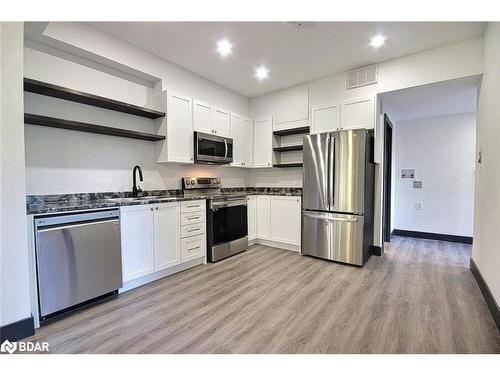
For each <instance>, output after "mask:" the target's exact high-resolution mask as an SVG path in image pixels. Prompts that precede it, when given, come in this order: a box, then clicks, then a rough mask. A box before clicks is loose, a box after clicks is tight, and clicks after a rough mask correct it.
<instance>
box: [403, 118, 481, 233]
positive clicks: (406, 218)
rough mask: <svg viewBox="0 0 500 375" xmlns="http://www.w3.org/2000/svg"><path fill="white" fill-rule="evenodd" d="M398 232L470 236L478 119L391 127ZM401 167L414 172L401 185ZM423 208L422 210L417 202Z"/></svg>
mask: <svg viewBox="0 0 500 375" xmlns="http://www.w3.org/2000/svg"><path fill="white" fill-rule="evenodd" d="M393 125H394V128H393V142H394V146H395V153H394V154H393V157H394V164H395V172H396V176H395V179H394V182H395V184H394V185H393V189H394V195H395V202H394V228H395V229H403V230H412V231H419V232H431V233H440V234H452V235H458V236H468V237H472V227H473V218H474V153H475V147H476V114H475V113H468V114H458V115H451V116H439V117H430V118H423V119H417V120H411V121H404V122H397V123H393ZM401 168H415V171H416V173H415V180H417V181H422V189H414V188H413V181H412V180H401V178H400V176H399V174H400V170H401ZM417 202H419V203H422V210H416V209H415V203H417Z"/></svg>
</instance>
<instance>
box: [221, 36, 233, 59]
mask: <svg viewBox="0 0 500 375" xmlns="http://www.w3.org/2000/svg"><path fill="white" fill-rule="evenodd" d="M217 52H219V54H220V55H221V56H222V57H226V56H227V55H230V54H231V52H233V45H232V44H231V43H229V41H228V40H227V39H222V40H219V41H218V42H217Z"/></svg>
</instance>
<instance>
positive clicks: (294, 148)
mask: <svg viewBox="0 0 500 375" xmlns="http://www.w3.org/2000/svg"><path fill="white" fill-rule="evenodd" d="M303 148H304V147H303V146H302V145H299V146H284V147H275V148H273V151H278V152H289V151H302V149H303Z"/></svg>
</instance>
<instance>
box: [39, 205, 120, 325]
mask: <svg viewBox="0 0 500 375" xmlns="http://www.w3.org/2000/svg"><path fill="white" fill-rule="evenodd" d="M35 232H36V238H35V241H36V245H35V246H36V262H37V276H38V301H39V308H40V314H39V315H40V319H41V320H45V319H47V318H50V317H51V316H53V315H54V314H57V313H60V312H63V311H66V310H68V309H69V308H71V307H75V306H77V305H78V306H79V305H80V304H82V303H84V302H88V301H92V300H94V299H96V298H98V297H101V296H103V295H107V294H110V293H113V292H115V291H117V290H118V289H119V288H121V286H122V261H121V243H120V221H119V210H117V209H113V210H105V211H94V212H85V213H78V214H67V215H57V216H46V217H40V218H36V219H35Z"/></svg>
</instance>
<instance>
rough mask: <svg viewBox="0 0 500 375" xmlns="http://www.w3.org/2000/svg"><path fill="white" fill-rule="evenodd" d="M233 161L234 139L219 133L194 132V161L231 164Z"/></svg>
mask: <svg viewBox="0 0 500 375" xmlns="http://www.w3.org/2000/svg"><path fill="white" fill-rule="evenodd" d="M232 161H233V140H232V139H231V138H226V137H221V136H218V135H212V134H205V133H201V132H194V162H195V163H205V164H229V163H231V162H232Z"/></svg>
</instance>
